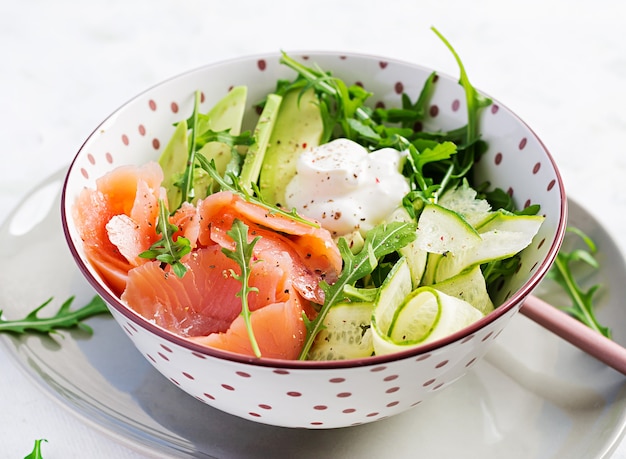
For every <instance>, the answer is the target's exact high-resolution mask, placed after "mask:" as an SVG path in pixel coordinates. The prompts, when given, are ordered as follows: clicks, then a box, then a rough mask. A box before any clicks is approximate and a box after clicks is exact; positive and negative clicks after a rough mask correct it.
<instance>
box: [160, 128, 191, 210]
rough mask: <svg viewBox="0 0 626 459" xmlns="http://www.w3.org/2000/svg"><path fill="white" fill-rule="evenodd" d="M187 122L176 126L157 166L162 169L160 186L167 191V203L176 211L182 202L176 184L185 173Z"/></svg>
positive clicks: (187, 149)
mask: <svg viewBox="0 0 626 459" xmlns="http://www.w3.org/2000/svg"><path fill="white" fill-rule="evenodd" d="M187 130H188V129H187V121H186V120H183V121H181V122H180V123H178V124H177V125H176V130H175V131H174V134H173V135H172V137H171V138H170V140H169V142H168V144H167V145H166V146H165V149H164V150H163V153H161V157H160V158H159V164H160V165H161V169H163V182H162V185H163V186H164V187H165V189H166V190H167V203H168V207H169V208H170V209H171V210H174V209H178V207H180V204H181V200H182V195H183V193H182V191H181V189H180V188H179V187H178V186H176V182H177V181H178V180H179V179H180V176H181V175H182V174H183V172H184V171H185V166H186V164H187V157H188V156H189V147H188V143H187Z"/></svg>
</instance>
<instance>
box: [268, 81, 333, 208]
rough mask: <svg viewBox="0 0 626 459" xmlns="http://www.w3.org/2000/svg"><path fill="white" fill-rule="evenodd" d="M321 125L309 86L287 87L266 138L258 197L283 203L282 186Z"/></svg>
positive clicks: (317, 137)
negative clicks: (303, 88) (288, 89)
mask: <svg viewBox="0 0 626 459" xmlns="http://www.w3.org/2000/svg"><path fill="white" fill-rule="evenodd" d="M323 130H324V126H323V120H322V115H321V112H320V109H319V101H318V99H317V96H316V94H315V92H314V91H313V89H308V90H306V91H305V92H304V93H303V92H302V91H301V89H300V88H296V89H291V90H290V91H288V92H287V93H286V94H285V95H284V96H283V100H282V103H281V104H280V109H279V111H278V116H277V118H276V123H275V125H274V129H273V130H272V134H271V136H270V139H269V144H268V146H267V150H266V151H265V157H264V159H263V165H262V166H261V172H260V176H259V191H260V193H261V197H262V198H263V199H264V200H265V201H266V202H268V203H269V204H272V205H278V206H281V205H282V206H284V205H285V188H286V187H287V184H288V183H289V182H290V180H291V179H292V178H293V176H294V175H296V162H297V160H298V157H299V156H300V154H301V153H302V152H303V151H304V150H306V149H308V148H311V147H316V146H318V145H319V143H320V141H321V138H322V134H323Z"/></svg>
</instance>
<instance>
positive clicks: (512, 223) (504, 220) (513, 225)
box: [476, 210, 545, 240]
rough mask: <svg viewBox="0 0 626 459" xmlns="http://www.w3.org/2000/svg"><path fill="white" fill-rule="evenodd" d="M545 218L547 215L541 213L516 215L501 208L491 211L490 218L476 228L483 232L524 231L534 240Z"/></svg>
mask: <svg viewBox="0 0 626 459" xmlns="http://www.w3.org/2000/svg"><path fill="white" fill-rule="evenodd" d="M544 220H545V217H543V216H541V215H515V214H512V213H510V212H507V211H505V210H499V211H496V212H491V214H490V215H489V218H488V219H487V220H485V221H483V222H482V223H481V224H480V225H479V226H477V227H476V230H477V231H478V232H479V233H481V234H482V233H487V232H490V231H512V232H517V233H524V234H527V235H530V236H531V238H530V239H531V240H532V237H534V235H535V234H537V232H538V231H539V227H540V226H541V225H542V223H543V222H544Z"/></svg>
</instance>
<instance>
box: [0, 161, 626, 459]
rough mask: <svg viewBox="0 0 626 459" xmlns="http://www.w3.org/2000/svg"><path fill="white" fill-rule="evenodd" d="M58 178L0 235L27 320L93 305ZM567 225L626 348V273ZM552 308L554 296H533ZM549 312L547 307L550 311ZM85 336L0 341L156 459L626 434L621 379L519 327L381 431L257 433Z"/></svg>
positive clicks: (6, 279) (514, 450) (422, 451)
mask: <svg viewBox="0 0 626 459" xmlns="http://www.w3.org/2000/svg"><path fill="white" fill-rule="evenodd" d="M62 179H63V171H60V172H58V173H57V174H55V175H53V176H52V177H50V179H48V180H47V181H46V182H44V183H42V184H41V185H40V186H39V187H38V188H36V189H35V190H33V192H32V193H31V194H30V195H29V197H28V198H26V200H24V202H22V203H21V204H20V205H19V206H18V208H17V209H16V211H15V212H14V214H13V215H12V216H10V217H9V218H8V219H7V220H6V223H5V224H4V225H3V226H2V228H0V246H1V247H0V251H1V253H2V254H3V263H2V264H0V304H1V305H2V306H3V309H4V316H5V318H7V319H13V318H19V317H23V316H24V315H25V314H26V313H28V312H29V311H30V310H32V309H33V308H34V307H35V306H37V305H39V304H41V303H42V302H44V301H45V300H47V299H48V298H50V297H54V300H53V302H52V304H51V306H50V309H54V310H55V309H56V308H57V307H58V306H60V304H61V302H62V301H64V300H65V299H67V298H68V297H70V296H76V301H75V302H76V305H79V304H84V302H86V301H88V300H89V299H90V298H91V296H92V295H93V294H94V292H93V290H92V289H91V288H90V287H89V286H88V285H87V283H86V282H85V281H84V280H83V279H82V277H81V275H80V274H79V272H78V270H77V269H76V267H75V266H74V263H73V261H72V259H71V257H70V254H69V250H68V249H67V247H66V244H65V240H64V238H63V234H62V230H61V224H60V216H59V190H60V187H61V185H62ZM570 222H571V223H572V224H573V225H575V226H577V227H579V228H581V229H583V230H584V231H586V232H587V233H588V234H589V235H590V236H591V237H592V238H593V239H594V240H595V241H596V242H597V243H598V246H599V250H600V255H599V258H600V262H601V266H602V268H601V270H600V272H595V273H592V274H590V275H587V274H584V273H583V274H584V275H585V276H586V277H587V279H586V280H585V282H588V283H590V284H591V283H595V282H598V281H600V282H602V283H603V285H604V288H603V290H602V291H601V293H600V295H599V297H598V300H599V301H598V303H599V308H600V309H599V317H600V318H601V320H602V321H604V322H605V323H609V324H611V326H612V328H613V330H614V334H615V339H616V340H617V341H619V342H621V343H622V344H623V343H624V342H626V314H625V313H624V311H623V309H622V304H623V301H622V299H623V298H625V297H626V283H625V282H624V279H626V267H625V265H624V261H623V258H622V256H621V254H620V252H619V250H618V248H617V247H616V246H615V244H614V242H613V241H612V240H611V238H610V237H609V235H608V234H607V233H606V232H605V231H604V229H603V228H602V227H601V225H599V224H598V223H597V221H596V220H594V219H593V217H591V216H590V215H589V214H588V213H587V212H585V211H584V210H583V209H581V208H580V207H579V206H578V205H577V204H576V203H574V202H570ZM542 289H543V290H544V292H543V293H544V294H545V295H546V296H547V297H550V295H551V292H550V289H549V288H548V289H546V288H545V284H544V286H543V287H542ZM552 299H556V297H554V298H552ZM88 324H89V325H90V326H91V327H92V328H93V330H94V334H93V336H90V335H88V334H87V333H85V332H82V331H73V332H62V333H61V334H59V335H58V336H53V337H48V336H39V335H28V336H23V337H14V336H3V337H1V338H0V343H2V345H3V347H4V348H5V350H6V351H7V352H9V353H11V354H12V355H13V356H14V357H15V359H16V361H17V362H18V364H19V365H21V366H23V367H24V369H25V370H26V372H27V373H28V374H30V375H31V376H32V377H33V378H34V380H35V381H36V382H37V383H38V384H39V385H40V386H41V388H42V389H43V390H45V391H46V392H47V393H49V394H50V395H51V396H52V397H54V398H56V399H58V400H60V401H61V402H62V403H64V404H65V405H67V406H68V407H69V408H70V409H71V411H73V412H74V413H75V414H76V415H77V416H79V417H80V418H82V419H83V420H85V422H89V423H91V424H93V425H95V426H97V427H98V428H100V429H101V430H102V431H104V432H106V433H107V434H109V435H111V436H112V437H114V438H115V439H116V440H118V441H120V442H122V443H125V444H127V445H130V446H132V447H133V448H135V449H139V450H141V451H143V452H145V454H146V455H149V456H155V457H160V456H163V457H172V456H175V457H217V458H239V457H259V458H265V457H296V456H297V457H300V458H307V457H342V458H351V457H354V458H357V457H358V458H362V457H383V456H387V455H389V454H390V453H393V455H394V456H396V457H414V456H415V455H419V456H420V457H430V458H435V457H437V458H439V457H445V458H457V457H467V455H468V453H470V452H471V456H472V457H481V458H485V459H488V458H502V457H507V458H523V459H529V458H552V457H568V458H572V459H573V458H585V459H588V458H590V457H608V456H609V455H610V453H611V452H612V451H613V450H614V448H615V447H616V446H617V444H618V443H619V440H620V439H621V437H622V435H623V433H624V429H625V425H626V379H624V377H623V376H622V375H620V374H619V373H617V372H615V371H614V370H612V369H609V368H607V367H605V366H604V365H602V364H601V363H599V362H598V361H596V360H594V359H592V358H590V357H588V356H587V355H585V354H583V353H582V352H581V351H579V350H578V349H575V348H574V347H572V346H571V345H569V344H567V343H565V342H564V341H562V340H560V339H559V338H557V337H556V336H554V335H552V334H550V333H549V332H547V331H545V330H544V329H542V328H541V327H539V326H538V325H536V324H534V323H532V322H530V321H529V320H528V319H526V318H525V317H523V316H521V315H518V316H517V317H515V318H514V319H513V320H512V322H511V324H510V325H509V327H507V329H506V330H505V331H504V332H503V333H502V334H501V335H500V336H499V338H498V340H497V341H496V342H495V343H494V346H493V348H492V349H491V350H490V352H489V353H488V354H487V356H486V359H485V360H483V361H482V362H480V363H478V364H477V365H475V366H474V367H473V369H472V370H471V371H470V372H469V374H468V375H467V376H465V377H464V378H462V379H461V380H460V381H459V382H457V383H456V384H454V385H453V386H451V387H449V388H448V389H446V390H444V391H443V392H441V393H440V394H439V395H437V396H436V397H434V398H432V399H429V400H427V401H426V402H424V403H423V404H420V405H419V406H418V407H416V408H414V409H413V410H411V411H409V412H406V413H404V414H401V415H398V416H395V417H393V418H390V419H386V420H383V421H379V422H376V423H373V424H367V425H363V426H359V427H351V428H346V429H338V430H326V431H323V430H322V431H317V430H316V431H314V430H311V431H307V430H291V429H286V428H276V427H271V426H266V425H262V424H255V423H252V422H249V421H246V420H243V419H239V418H236V417H233V416H231V415H228V414H224V413H222V412H220V411H217V410H215V409H213V408H211V407H209V406H207V405H204V404H202V403H201V402H199V401H198V400H196V399H194V398H192V397H191V396H189V395H187V394H185V393H183V392H182V391H181V390H179V389H178V388H176V387H175V386H174V385H173V384H171V383H170V382H169V381H167V380H166V379H165V378H164V377H163V376H161V375H160V374H159V373H157V372H156V370H154V369H153V368H152V366H151V365H149V364H148V362H146V361H145V360H144V358H143V357H142V356H141V355H140V354H139V352H138V351H136V350H135V348H134V346H133V345H132V343H131V342H130V341H129V339H128V338H127V337H126V335H125V334H124V333H123V332H122V331H121V330H120V329H119V328H118V326H117V324H116V323H115V322H114V321H113V319H112V318H110V317H108V316H101V317H97V318H93V319H90V320H89V321H88Z"/></svg>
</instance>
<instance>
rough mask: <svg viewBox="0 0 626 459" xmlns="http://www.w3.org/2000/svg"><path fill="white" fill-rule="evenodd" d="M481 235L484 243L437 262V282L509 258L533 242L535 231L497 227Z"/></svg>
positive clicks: (449, 255)
mask: <svg viewBox="0 0 626 459" xmlns="http://www.w3.org/2000/svg"><path fill="white" fill-rule="evenodd" d="M533 228H534V226H533ZM536 228H537V229H538V226H537V227H536ZM480 236H481V239H482V243H481V244H479V245H478V246H476V247H472V248H470V249H469V250H466V251H465V252H461V253H450V254H448V255H447V256H446V257H442V259H441V260H440V261H439V263H438V264H437V268H436V273H435V282H441V281H443V280H446V279H449V278H450V277H452V276H455V275H457V274H458V273H460V272H461V271H463V270H464V269H466V268H468V267H470V266H474V265H480V264H483V263H488V262H490V261H496V260H503V259H505V258H509V257H511V256H513V255H515V254H516V253H518V252H520V251H522V250H523V249H525V248H526V247H527V246H528V245H529V244H530V243H531V242H532V240H533V237H534V236H535V233H529V232H521V231H500V230H497V229H496V230H491V231H487V232H486V233H481V234H480Z"/></svg>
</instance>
